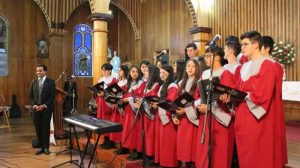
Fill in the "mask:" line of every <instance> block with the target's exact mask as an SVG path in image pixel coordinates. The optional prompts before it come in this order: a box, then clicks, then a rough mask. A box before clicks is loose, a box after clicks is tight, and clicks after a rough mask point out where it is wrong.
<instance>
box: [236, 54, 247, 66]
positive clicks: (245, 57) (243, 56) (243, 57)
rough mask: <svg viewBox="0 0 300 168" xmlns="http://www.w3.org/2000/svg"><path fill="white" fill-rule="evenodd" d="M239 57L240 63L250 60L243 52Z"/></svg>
mask: <svg viewBox="0 0 300 168" xmlns="http://www.w3.org/2000/svg"><path fill="white" fill-rule="evenodd" d="M237 59H238V61H239V63H240V64H241V65H243V64H244V63H246V62H248V61H249V60H248V57H247V56H246V55H244V54H242V53H240V54H239V55H238V56H237Z"/></svg>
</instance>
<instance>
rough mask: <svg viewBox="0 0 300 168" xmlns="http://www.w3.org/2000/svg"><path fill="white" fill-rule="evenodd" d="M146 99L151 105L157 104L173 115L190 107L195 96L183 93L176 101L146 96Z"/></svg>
mask: <svg viewBox="0 0 300 168" xmlns="http://www.w3.org/2000/svg"><path fill="white" fill-rule="evenodd" d="M145 99H146V101H148V102H150V103H151V102H152V103H157V106H158V107H160V108H162V109H164V110H166V111H168V112H170V113H173V114H176V110H179V109H180V108H185V107H188V106H190V105H191V104H192V103H193V102H194V98H193V96H191V95H190V94H189V93H188V92H185V93H183V94H182V95H181V96H179V97H178V98H177V99H176V100H175V101H168V100H166V99H162V98H160V97H157V96H146V97H145Z"/></svg>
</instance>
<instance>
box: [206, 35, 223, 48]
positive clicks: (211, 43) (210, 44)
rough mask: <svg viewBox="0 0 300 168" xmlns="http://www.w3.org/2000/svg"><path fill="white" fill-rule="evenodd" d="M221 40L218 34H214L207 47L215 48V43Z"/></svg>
mask: <svg viewBox="0 0 300 168" xmlns="http://www.w3.org/2000/svg"><path fill="white" fill-rule="evenodd" d="M220 39H221V36H220V35H219V34H216V35H215V36H214V38H213V39H212V40H211V41H210V42H209V44H208V45H209V46H215V45H216V43H217V42H218V41H219V40H220Z"/></svg>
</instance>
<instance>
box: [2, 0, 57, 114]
mask: <svg viewBox="0 0 300 168" xmlns="http://www.w3.org/2000/svg"><path fill="white" fill-rule="evenodd" d="M0 14H1V15H3V16H5V17H6V18H7V20H8V23H9V27H8V30H9V44H8V54H9V57H8V67H9V74H8V76H7V77H0V94H4V96H5V99H6V100H7V102H8V104H10V105H11V103H12V100H11V96H12V95H13V94H16V95H17V102H18V104H19V105H20V107H21V108H23V107H24V104H28V103H29V101H28V88H29V84H30V81H31V80H32V79H33V78H34V77H35V66H36V64H37V62H38V61H37V54H36V53H37V52H36V51H37V49H36V41H37V40H38V38H40V36H41V34H42V33H45V34H47V33H48V27H47V22H46V21H45V19H44V16H43V13H42V12H41V11H40V9H39V8H38V6H37V5H36V4H35V3H34V2H33V1H32V0H24V1H19V0H1V1H0ZM50 59H51V58H50ZM50 59H47V60H42V61H43V62H45V63H47V64H48V62H49V60H50ZM49 76H50V77H52V76H51V74H50V75H49ZM23 110H24V109H23Z"/></svg>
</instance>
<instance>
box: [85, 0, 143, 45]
mask: <svg viewBox="0 0 300 168" xmlns="http://www.w3.org/2000/svg"><path fill="white" fill-rule="evenodd" d="M89 2H90V6H91V11H92V13H94V11H95V8H94V3H93V1H92V0H89ZM110 4H112V5H114V6H115V7H117V8H118V9H119V10H121V11H122V12H123V13H124V14H125V15H126V17H127V18H128V20H129V22H130V24H131V26H132V29H133V33H134V37H135V40H139V39H140V38H141V37H140V31H139V29H138V26H137V24H136V22H135V20H134V19H133V17H132V16H131V15H130V12H129V11H128V10H126V9H125V8H124V7H123V6H122V5H121V4H120V3H118V2H116V1H115V0H111V1H110Z"/></svg>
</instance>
